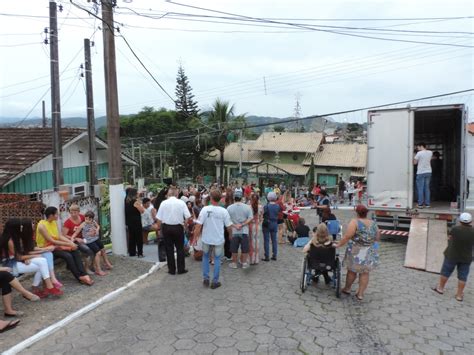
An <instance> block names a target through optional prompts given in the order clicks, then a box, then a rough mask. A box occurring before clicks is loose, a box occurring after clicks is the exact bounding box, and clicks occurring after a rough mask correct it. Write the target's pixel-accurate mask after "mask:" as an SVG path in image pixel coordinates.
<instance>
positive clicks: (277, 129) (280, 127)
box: [273, 125, 285, 132]
mask: <svg viewBox="0 0 474 355" xmlns="http://www.w3.org/2000/svg"><path fill="white" fill-rule="evenodd" d="M273 131H274V132H285V126H281V125H277V126H273Z"/></svg>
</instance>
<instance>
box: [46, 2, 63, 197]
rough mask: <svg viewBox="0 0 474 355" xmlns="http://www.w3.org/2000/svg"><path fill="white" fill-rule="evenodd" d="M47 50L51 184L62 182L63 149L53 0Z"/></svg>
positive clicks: (55, 188) (56, 15)
mask: <svg viewBox="0 0 474 355" xmlns="http://www.w3.org/2000/svg"><path fill="white" fill-rule="evenodd" d="M49 51H50V54H49V56H50V58H51V59H50V63H51V127H52V131H53V134H52V136H53V185H54V190H55V191H59V186H61V185H62V184H63V149H62V143H61V95H60V90H59V54H58V52H59V51H58V14H57V7H56V3H55V2H54V1H50V2H49Z"/></svg>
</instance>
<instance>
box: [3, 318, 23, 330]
mask: <svg viewBox="0 0 474 355" xmlns="http://www.w3.org/2000/svg"><path fill="white" fill-rule="evenodd" d="M19 323H20V320H19V319H17V320H12V321H11V322H8V324H7V325H6V326H5V327H4V328H3V329H0V333H4V332H6V331H9V330H11V329H13V328H15V327H16V326H17V325H18V324H19Z"/></svg>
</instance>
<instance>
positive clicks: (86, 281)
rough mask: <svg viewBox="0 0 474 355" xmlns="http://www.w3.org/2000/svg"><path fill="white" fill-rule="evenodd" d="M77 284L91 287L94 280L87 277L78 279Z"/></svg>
mask: <svg viewBox="0 0 474 355" xmlns="http://www.w3.org/2000/svg"><path fill="white" fill-rule="evenodd" d="M79 282H80V283H82V284H84V285H87V286H92V285H93V284H94V280H92V279H91V278H90V277H89V275H87V276H81V277H79Z"/></svg>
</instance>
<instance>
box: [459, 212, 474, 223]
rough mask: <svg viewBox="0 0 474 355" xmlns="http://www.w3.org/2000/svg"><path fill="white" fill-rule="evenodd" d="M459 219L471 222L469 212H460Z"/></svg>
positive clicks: (463, 221)
mask: <svg viewBox="0 0 474 355" xmlns="http://www.w3.org/2000/svg"><path fill="white" fill-rule="evenodd" d="M459 220H460V221H461V222H462V223H471V222H472V216H471V214H470V213H467V212H464V213H461V215H460V216H459Z"/></svg>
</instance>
